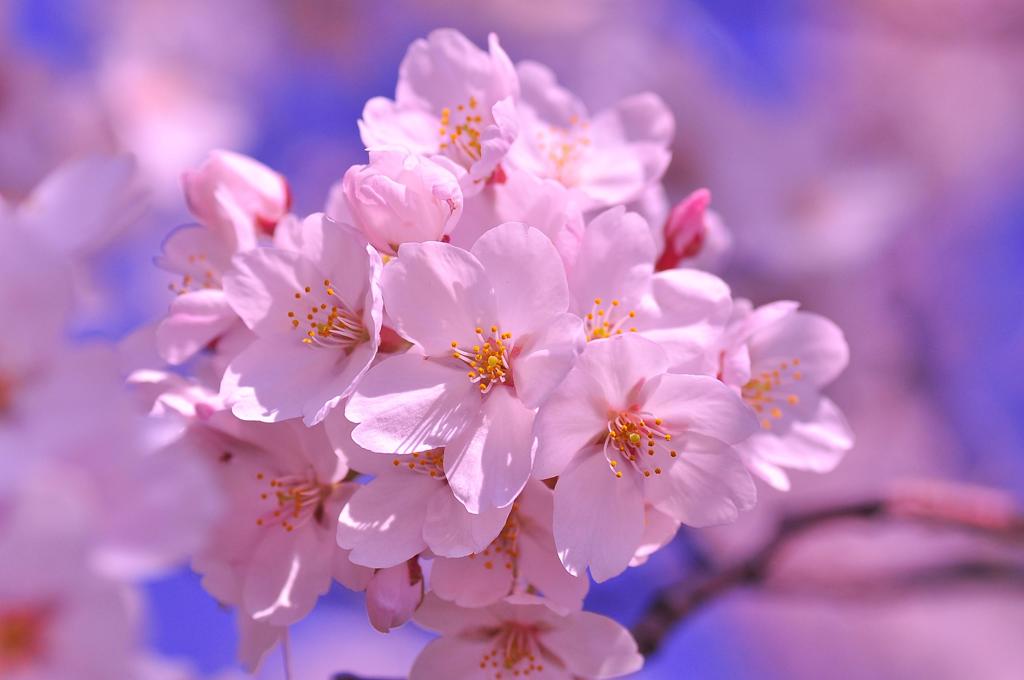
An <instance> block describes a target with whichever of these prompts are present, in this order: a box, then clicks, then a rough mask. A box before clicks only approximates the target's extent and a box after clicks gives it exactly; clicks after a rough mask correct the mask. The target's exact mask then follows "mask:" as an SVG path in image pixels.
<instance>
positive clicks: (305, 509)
mask: <svg viewBox="0 0 1024 680" xmlns="http://www.w3.org/2000/svg"><path fill="white" fill-rule="evenodd" d="M256 479H257V480H258V481H260V482H265V483H266V487H265V488H264V490H263V491H261V492H260V500H261V501H265V502H266V503H267V504H268V505H269V506H270V507H269V508H268V509H267V510H266V511H265V512H264V513H263V514H262V515H260V517H258V518H257V519H256V526H261V527H262V526H280V527H281V528H282V529H284V530H285V531H295V529H297V528H298V527H300V526H302V525H304V524H306V523H307V522H308V521H309V520H310V519H311V518H312V519H313V520H314V521H316V522H320V521H322V520H323V519H324V510H325V506H326V504H327V501H328V500H329V499H330V497H331V495H332V494H333V493H334V492H335V491H336V490H337V489H338V488H339V486H340V485H341V483H340V482H335V483H333V484H322V483H320V482H319V481H317V480H315V479H312V480H311V479H305V478H302V477H298V476H295V475H287V476H283V477H275V478H273V479H268V478H267V475H265V474H264V473H262V472H260V473H258V474H257V475H256Z"/></svg>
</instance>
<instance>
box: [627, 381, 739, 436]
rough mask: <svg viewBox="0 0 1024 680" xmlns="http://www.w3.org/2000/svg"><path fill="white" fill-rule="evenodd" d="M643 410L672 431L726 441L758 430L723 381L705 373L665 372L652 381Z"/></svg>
mask: <svg viewBox="0 0 1024 680" xmlns="http://www.w3.org/2000/svg"><path fill="white" fill-rule="evenodd" d="M644 410H646V411H647V412H648V413H651V414H652V415H653V416H654V417H656V418H661V419H662V420H663V421H664V427H665V429H666V430H667V431H668V432H671V433H683V432H695V433H697V434H701V435H705V436H707V437H714V438H715V439H718V440H719V441H723V442H726V443H728V444H735V443H738V442H741V441H743V440H744V439H746V438H747V437H749V436H750V435H752V434H753V433H754V432H756V431H758V429H759V428H758V423H757V418H756V416H755V415H754V412H753V411H752V410H751V409H750V407H749V406H747V405H746V404H745V403H744V402H743V399H742V398H740V397H739V395H737V394H736V393H735V392H734V391H733V390H731V389H730V388H729V387H727V386H726V385H725V384H724V383H722V381H720V380H716V379H714V378H711V377H709V376H705V375H676V374H666V375H663V376H661V377H660V378H658V380H657V382H656V383H654V384H652V389H651V391H650V392H649V394H648V397H647V400H646V403H645V404H644Z"/></svg>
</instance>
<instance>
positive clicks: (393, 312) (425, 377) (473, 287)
mask: <svg viewBox="0 0 1024 680" xmlns="http://www.w3.org/2000/svg"><path fill="white" fill-rule="evenodd" d="M524 272H529V276H525V277H524V276H523V273H524ZM383 289H384V297H385V300H386V305H387V311H388V314H389V315H390V318H391V319H392V320H393V321H394V322H395V329H396V330H397V331H398V332H399V333H400V334H401V335H402V336H404V337H406V338H407V339H409V340H410V341H412V342H414V343H415V345H416V346H415V347H414V348H413V349H411V350H409V351H408V352H406V353H405V354H402V355H400V356H396V357H392V358H388V359H386V360H384V361H382V362H381V363H380V364H378V365H376V366H374V367H373V368H372V369H371V370H370V371H369V372H368V373H367V375H366V377H365V379H364V380H363V381H362V382H361V383H360V385H359V386H358V388H357V389H356V391H355V392H354V394H353V395H352V397H351V399H350V400H349V402H348V406H347V407H346V410H345V415H346V417H347V418H348V419H349V420H352V421H353V422H356V423H358V425H357V427H356V428H355V431H354V432H353V438H354V439H355V441H356V443H358V444H359V445H360V446H363V447H365V448H367V449H369V450H371V451H379V452H385V453H413V452H420V453H422V452H426V451H430V450H433V449H437V448H442V447H443V448H444V456H443V459H444V474H445V478H446V480H447V482H448V484H449V486H450V487H451V489H452V491H453V492H454V494H455V496H456V497H457V498H458V499H459V501H461V502H462V503H463V504H464V505H465V506H466V508H467V509H468V510H469V511H470V512H472V513H479V512H483V511H485V510H487V509H489V508H502V507H506V506H508V505H509V504H511V503H512V501H513V500H515V497H516V496H517V495H518V493H519V491H520V490H521V489H522V488H523V485H524V484H525V483H526V480H527V479H528V478H529V475H530V469H531V467H532V463H533V455H534V441H533V434H532V428H533V418H534V412H535V409H536V407H537V406H538V405H539V404H540V403H541V402H542V401H543V400H544V399H545V398H546V397H547V395H548V394H549V393H550V391H551V390H552V389H553V388H554V387H555V386H556V385H558V383H559V382H560V381H561V380H562V378H563V376H564V375H565V374H566V372H567V371H568V370H569V368H570V366H571V365H572V362H573V360H574V358H575V356H576V352H577V348H578V347H579V344H580V342H581V340H582V333H581V332H580V322H579V319H578V318H576V317H574V316H573V315H571V314H568V313H567V312H566V309H567V308H568V305H569V291H568V287H567V285H566V280H565V272H564V270H563V267H562V263H561V260H560V258H559V256H558V252H557V251H556V250H555V248H554V246H553V245H552V244H551V241H550V240H548V238H547V237H546V236H544V234H542V233H541V232H540V231H538V230H537V229H533V228H531V227H527V226H525V225H523V224H516V223H508V224H503V225H501V226H499V227H496V228H494V229H492V230H490V231H488V232H487V233H486V234H484V235H483V236H482V237H481V238H480V239H479V240H478V241H477V242H476V244H474V246H473V248H472V250H471V251H468V252H467V251H465V250H462V249H461V248H457V247H455V246H451V245H448V244H444V243H429V242H428V243H407V244H405V245H403V246H402V248H401V249H400V250H399V253H398V258H397V260H395V261H393V262H391V263H389V264H388V266H387V267H386V268H385V271H384V277H383Z"/></svg>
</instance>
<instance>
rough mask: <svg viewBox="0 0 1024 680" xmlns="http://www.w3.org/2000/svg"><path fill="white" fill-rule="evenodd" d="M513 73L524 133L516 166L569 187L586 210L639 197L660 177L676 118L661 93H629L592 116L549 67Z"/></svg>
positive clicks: (514, 155) (515, 149)
mask: <svg viewBox="0 0 1024 680" xmlns="http://www.w3.org/2000/svg"><path fill="white" fill-rule="evenodd" d="M516 73H517V74H518V76H519V82H520V86H521V89H522V93H521V98H520V100H519V105H518V113H519V116H520V121H521V123H520V126H521V131H520V134H519V137H518V138H517V139H516V142H515V144H513V146H512V149H511V150H510V151H509V162H510V163H511V164H514V165H517V166H518V167H520V168H522V169H524V170H527V171H528V172H530V173H532V174H534V175H536V176H538V177H542V178H548V179H554V180H557V181H558V182H560V183H561V184H563V185H565V186H566V187H569V188H570V189H572V190H573V191H574V192H576V193H577V194H578V195H579V198H580V205H581V207H582V208H583V209H584V210H592V209H599V208H606V207H609V206H612V205H615V204H621V203H629V202H631V201H635V200H637V199H639V198H640V197H641V196H642V195H643V193H644V191H645V190H646V189H647V188H648V187H649V186H650V185H652V184H654V183H656V182H658V181H659V180H660V179H661V176H662V174H664V172H665V168H666V167H668V163H669V160H670V159H671V154H670V152H669V150H668V146H669V144H670V143H671V142H672V137H673V135H674V133H675V120H674V118H673V116H672V113H671V112H670V111H669V110H668V108H667V107H666V106H665V103H664V102H663V101H662V100H661V99H660V98H659V97H658V96H656V95H654V94H651V93H646V94H641V95H635V96H632V97H628V98H626V99H624V100H622V101H620V102H619V103H618V104H617V105H616V106H615V107H614V108H613V109H611V110H609V111H603V112H601V113H599V114H597V115H596V116H594V117H593V118H591V117H590V115H589V114H588V113H587V110H586V108H585V107H584V106H583V103H582V102H580V101H579V99H577V98H576V97H575V96H574V95H573V94H572V93H570V92H569V91H567V90H566V89H564V88H563V87H561V86H560V85H559V84H558V81H557V79H556V78H555V75H554V73H552V72H551V70H550V69H548V68H547V67H546V66H543V65H541V64H538V63H536V62H532V61H525V62H520V63H519V64H517V65H516Z"/></svg>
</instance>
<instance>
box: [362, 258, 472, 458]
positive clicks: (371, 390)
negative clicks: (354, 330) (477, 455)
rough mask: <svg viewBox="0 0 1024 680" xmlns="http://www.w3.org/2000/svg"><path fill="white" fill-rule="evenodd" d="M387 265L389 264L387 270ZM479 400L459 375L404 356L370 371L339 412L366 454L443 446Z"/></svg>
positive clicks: (459, 429) (418, 356) (414, 356)
mask: <svg viewBox="0 0 1024 680" xmlns="http://www.w3.org/2000/svg"><path fill="white" fill-rule="evenodd" d="M389 266H390V265H389ZM479 410H480V395H479V390H478V389H477V387H476V385H474V384H473V383H471V382H469V379H468V378H466V374H465V373H463V372H462V371H461V370H458V369H456V368H453V367H451V366H446V365H444V364H441V363H439V362H437V361H433V360H430V359H427V358H426V357H424V356H423V355H422V354H419V353H418V352H407V353H405V354H401V355H399V356H396V357H391V358H388V359H385V360H384V361H382V362H381V363H379V364H377V365H376V366H374V367H373V368H371V369H370V370H369V371H368V372H367V374H366V375H365V376H363V379H362V380H361V381H360V383H359V386H358V387H357V388H356V391H355V393H354V394H353V395H352V396H351V397H350V398H349V401H348V404H347V406H346V407H345V417H347V418H348V419H349V420H351V421H352V422H355V423H358V425H357V426H356V428H355V430H354V431H353V432H352V438H353V440H355V442H356V443H357V444H359V445H360V446H362V447H364V448H366V449H369V450H370V451H380V452H382V453H413V452H417V451H428V450H430V449H433V448H437V447H440V446H445V445H446V444H448V443H449V442H450V441H452V439H453V438H454V437H456V436H457V435H458V434H459V433H460V432H462V431H463V430H464V429H465V428H466V427H468V425H469V423H470V422H471V421H472V420H473V419H474V418H475V417H476V416H477V413H478V412H479Z"/></svg>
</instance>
